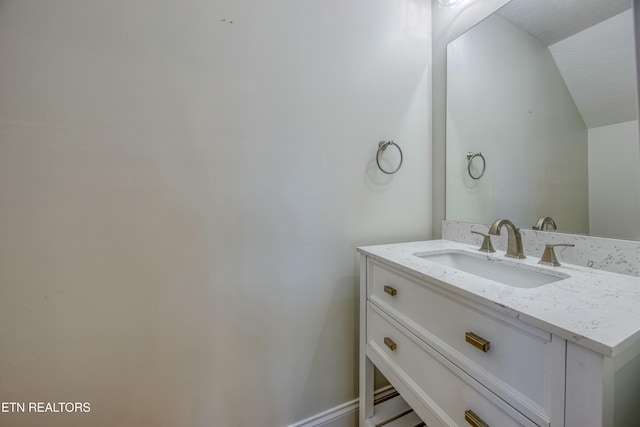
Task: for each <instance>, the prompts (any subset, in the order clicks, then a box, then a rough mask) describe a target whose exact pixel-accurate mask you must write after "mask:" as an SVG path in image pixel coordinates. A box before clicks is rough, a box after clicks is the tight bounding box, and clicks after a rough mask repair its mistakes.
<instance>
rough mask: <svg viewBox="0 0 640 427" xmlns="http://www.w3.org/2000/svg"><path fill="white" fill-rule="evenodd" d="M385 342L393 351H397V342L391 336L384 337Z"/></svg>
mask: <svg viewBox="0 0 640 427" xmlns="http://www.w3.org/2000/svg"><path fill="white" fill-rule="evenodd" d="M384 343H385V344H386V346H387V347H389V349H390V350H391V351H396V347H397V346H396V343H394V342H393V340H392V339H391V338H387V337H384Z"/></svg>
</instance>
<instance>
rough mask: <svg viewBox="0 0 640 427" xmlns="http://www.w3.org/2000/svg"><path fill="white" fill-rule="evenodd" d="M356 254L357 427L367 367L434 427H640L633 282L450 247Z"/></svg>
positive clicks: (638, 305)
mask: <svg viewBox="0 0 640 427" xmlns="http://www.w3.org/2000/svg"><path fill="white" fill-rule="evenodd" d="M358 251H359V252H360V254H361V264H360V265H361V267H360V268H361V271H360V277H361V279H360V280H361V289H360V425H361V426H362V427H364V426H371V425H372V424H371V423H370V422H369V421H368V419H369V418H370V417H371V416H373V413H374V408H373V391H374V390H373V372H374V366H375V367H376V368H378V369H379V371H380V372H381V373H382V374H383V375H384V376H385V377H386V378H387V379H388V380H389V382H390V383H391V384H392V385H393V386H394V387H395V388H396V389H397V390H398V391H399V392H400V394H401V395H402V397H403V398H404V399H405V400H406V402H407V403H408V404H409V405H410V406H411V407H412V408H413V409H414V411H415V412H416V413H417V414H418V415H419V416H420V418H422V420H423V421H424V422H425V423H426V424H427V425H428V426H430V427H433V426H474V427H484V426H492V427H511V426H527V427H534V426H548V427H561V426H563V427H600V426H602V427H628V426H640V412H639V407H640V405H639V402H640V356H639V355H640V278H637V277H633V276H626V275H620V274H615V273H609V272H604V271H599V270H594V269H589V268H585V267H580V266H574V265H568V264H564V265H562V266H560V267H544V266H540V265H538V264H537V262H538V261H539V259H538V258H535V257H527V258H525V259H522V260H509V259H507V258H505V257H504V252H502V251H497V252H495V253H493V254H483V253H480V252H478V251H477V247H475V246H472V245H467V244H463V243H457V242H452V241H448V240H435V241H425V242H411V243H402V244H393V245H380V246H368V247H361V248H359V249H358ZM498 270H504V271H503V272H500V273H497V275H496V273H495V272H496V271H498Z"/></svg>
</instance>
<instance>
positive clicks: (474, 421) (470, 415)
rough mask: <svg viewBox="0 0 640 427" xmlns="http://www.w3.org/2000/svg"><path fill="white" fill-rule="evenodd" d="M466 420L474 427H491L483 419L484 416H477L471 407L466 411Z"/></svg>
mask: <svg viewBox="0 0 640 427" xmlns="http://www.w3.org/2000/svg"><path fill="white" fill-rule="evenodd" d="M464 420H465V421H466V422H468V423H469V424H471V425H472V426H473V427H489V424H487V423H485V422H484V421H482V418H480V417H479V416H477V415H476V413H475V412H473V411H472V410H471V409H467V410H466V411H464Z"/></svg>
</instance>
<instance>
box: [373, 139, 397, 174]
mask: <svg viewBox="0 0 640 427" xmlns="http://www.w3.org/2000/svg"><path fill="white" fill-rule="evenodd" d="M390 145H395V147H396V148H397V149H398V152H399V153H400V163H398V167H397V168H395V169H394V170H392V171H388V170H385V169H384V168H383V167H382V166H381V165H380V155H381V154H382V153H383V152H384V150H386V149H387V147H389V146H390ZM402 160H403V158H402V149H400V146H399V145H398V144H396V143H395V142H393V141H380V142H379V143H378V153H377V154H376V163H377V164H378V167H379V168H380V170H381V171H382V172H384V173H386V174H387V175H392V174H394V173H396V172H398V171H399V170H400V167H401V166H402Z"/></svg>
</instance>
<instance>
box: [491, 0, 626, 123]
mask: <svg viewBox="0 0 640 427" xmlns="http://www.w3.org/2000/svg"><path fill="white" fill-rule="evenodd" d="M498 14H500V15H501V16H502V17H503V18H505V19H507V20H509V21H510V22H511V23H513V24H514V25H517V26H518V27H520V28H522V29H523V30H524V31H526V32H528V33H529V34H531V35H532V36H534V37H536V38H538V39H539V40H541V41H542V42H543V43H544V44H546V45H547V46H549V49H550V51H551V53H552V55H553V57H554V59H555V61H556V64H557V66H558V69H559V71H560V73H561V74H562V76H563V78H564V81H565V84H566V85H567V88H568V89H569V91H570V93H571V96H572V97H573V99H574V102H575V103H576V106H577V107H578V110H579V111H580V113H581V114H582V118H583V120H584V122H585V124H586V126H587V127H588V128H593V127H599V126H604V125H608V124H614V123H620V122H625V121H629V120H635V119H636V118H637V107H636V84H635V59H634V56H635V48H634V41H633V40H634V37H633V15H632V11H631V2H630V1H629V0H606V1H605V0H513V1H512V2H510V3H509V4H508V5H507V6H505V7H504V8H502V9H501V10H500V11H499V12H498Z"/></svg>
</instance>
